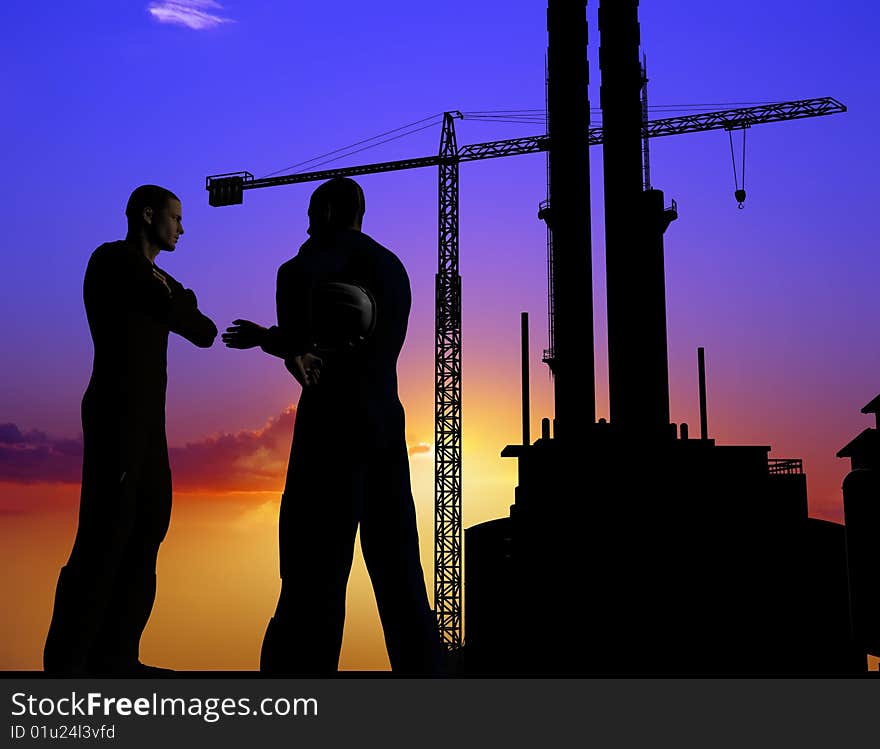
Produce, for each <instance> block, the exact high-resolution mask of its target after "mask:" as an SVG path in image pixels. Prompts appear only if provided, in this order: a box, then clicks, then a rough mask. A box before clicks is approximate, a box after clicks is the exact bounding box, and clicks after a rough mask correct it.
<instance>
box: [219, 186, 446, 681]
mask: <svg viewBox="0 0 880 749" xmlns="http://www.w3.org/2000/svg"><path fill="white" fill-rule="evenodd" d="M363 215H364V196H363V192H362V191H361V188H360V186H359V185H358V184H357V183H356V182H354V181H352V180H349V179H341V178H337V179H333V180H330V181H329V182H325V183H324V184H322V185H321V186H320V187H318V189H317V190H315V192H314V193H313V194H312V198H311V202H310V204H309V235H310V238H309V239H308V241H306V243H305V244H303V246H302V247H301V248H300V250H299V253H298V254H297V255H296V257H294V258H293V259H292V260H289V261H288V262H286V263H284V265H282V266H281V268H280V269H279V270H278V281H277V296H276V302H277V313H278V325H277V326H275V327H272V328H268V329H266V328H262V327H260V326H259V325H256V324H255V323H252V322H250V321H247V320H236V321H235V324H234V326H233V327H230V328H228V329H227V332H226V333H224V335H223V339H224V341H225V343H226V344H227V345H228V346H230V347H232V348H251V347H254V346H257V345H259V346H261V348H262V349H263V350H264V351H266V352H267V353H270V354H273V355H275V356H279V357H281V358H283V359H284V360H285V364H286V365H287V368H288V369H289V370H290V372H291V373H292V374H293V375H294V376H295V377H296V378H297V380H298V381H299V382H300V384H302V385H303V391H302V396H301V397H300V400H299V406H298V407H297V412H296V422H295V427H294V435H293V446H292V448H291V453H290V463H289V465H288V471H287V483H286V486H285V490H284V495H283V496H282V499H281V516H280V521H279V541H280V556H281V580H282V585H281V596H280V598H279V601H278V606H277V609H276V611H275V616H274V617H273V618H272V619H271V620H270V622H269V626H268V628H267V631H266V636H265V639H264V640H263V648H262V654H261V658H260V668H261V670H262V671H264V672H266V673H270V674H278V675H282V674H295V673H299V674H302V673H310V674H326V673H332V672H335V671H336V669H337V667H338V662H339V651H340V648H341V645H342V630H343V621H344V619H345V589H346V585H347V582H348V576H349V572H350V570H351V562H352V556H353V553H354V541H355V533H356V531H357V529H358V525H360V531H361V547H362V549H363V552H364V559H365V561H366V563H367V569H368V571H369V573H370V579H371V580H372V583H373V589H374V591H375V593H376V602H377V604H378V607H379V615H380V617H381V619H382V628H383V630H384V633H385V644H386V646H387V648H388V656H389V658H390V660H391V667H392V669H393V670H394V671H396V672H400V673H411V674H436V673H440V671H441V662H442V647H441V644H440V639H439V635H438V632H437V625H436V621H435V619H434V615H433V613H432V612H431V609H430V607H429V604H428V597H427V592H426V590H425V580H424V575H423V572H422V566H421V562H420V560H419V547H418V535H417V531H416V518H415V508H414V505H413V498H412V490H411V488H410V478H409V459H408V454H407V449H406V443H405V438H404V412H403V407H402V405H401V403H400V400H399V398H398V395H397V357H398V355H399V353H400V349H401V347H402V345H403V341H404V338H405V336H406V327H407V321H408V317H409V310H410V301H411V299H410V286H409V278H408V277H407V274H406V270H405V269H404V267H403V265H402V263H401V262H400V260H398V258H397V257H396V256H395V255H394V254H393V253H392V252H391V251H390V250H388V249H386V248H385V247H382V246H381V245H380V244H378V243H376V242H375V241H374V240H372V239H371V238H370V237H368V236H367V235H366V234H363V233H362V232H361V230H360V229H361V222H362V219H363ZM328 288H332V289H334V290H335V292H340V293H341V294H342V297H343V298H340V297H339V296H338V294H337V295H336V296H334V294H333V293H331V294H329V295H328V293H327V289H328ZM364 295H366V296H368V297H370V298H371V300H372V301H373V302H374V304H375V321H374V322H375V326H374V328H373V329H372V331H371V332H369V331H368V330H367V329H366V328H361V327H360V326H361V323H362V322H363V318H362V317H361V314H360V313H361V312H362V310H361V309H356V310H355V314H354V317H353V318H352V317H351V316H349V315H348V313H349V312H351V308H350V307H346V305H350V304H355V306H356V304H357V303H359V302H358V300H362V299H363V298H364ZM340 305H341V306H340ZM339 326H341V328H342V329H339ZM346 326H352V329H351V330H345V329H344V328H345V327H346ZM334 328H337V329H334ZM321 341H324V342H327V349H324V348H322V344H321Z"/></svg>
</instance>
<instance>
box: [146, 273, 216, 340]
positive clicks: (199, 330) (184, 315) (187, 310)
mask: <svg viewBox="0 0 880 749" xmlns="http://www.w3.org/2000/svg"><path fill="white" fill-rule="evenodd" d="M153 273H154V275H156V276H157V280H158V281H159V282H160V283H163V284H164V285H165V287H166V288H167V290H168V310H167V315H168V318H167V319H168V328H169V329H170V330H171V331H173V332H175V333H177V334H178V335H181V336H183V337H184V338H186V340H188V341H189V342H190V343H193V344H195V345H196V346H199V347H200V348H209V347H210V346H211V345H212V344H213V343H214V339H215V338H216V337H217V326H216V325H215V324H214V322H213V321H212V320H211V319H210V318H209V317H207V316H206V315H204V314H202V312H201V311H200V310H199V305H198V301H197V300H196V295H195V293H194V292H193V291H192V290H191V289H185V288H184V287H183V284H181V283H180V282H178V281H177V280H176V279H174V278H172V277H171V276H170V275H168V274H167V273H166V272H165V271H163V270H160V269H159V268H154V269H153Z"/></svg>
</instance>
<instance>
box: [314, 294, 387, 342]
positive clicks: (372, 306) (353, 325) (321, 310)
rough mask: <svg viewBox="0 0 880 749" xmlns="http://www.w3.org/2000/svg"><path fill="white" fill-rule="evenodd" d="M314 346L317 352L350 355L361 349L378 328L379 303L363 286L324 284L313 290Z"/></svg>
mask: <svg viewBox="0 0 880 749" xmlns="http://www.w3.org/2000/svg"><path fill="white" fill-rule="evenodd" d="M310 314H311V325H310V326H309V328H310V331H311V334H312V342H313V345H314V347H315V349H316V350H317V351H325V352H338V351H350V350H352V349H355V348H357V347H358V346H360V345H362V344H363V343H364V342H365V341H367V339H369V337H370V335H372V333H373V330H374V329H375V327H376V300H375V299H374V298H373V295H372V294H371V293H370V292H369V291H367V289H365V288H364V287H363V286H360V285H359V284H356V283H351V282H348V281H325V282H323V283H319V284H317V285H316V286H315V287H314V288H313V289H312V295H311V305H310Z"/></svg>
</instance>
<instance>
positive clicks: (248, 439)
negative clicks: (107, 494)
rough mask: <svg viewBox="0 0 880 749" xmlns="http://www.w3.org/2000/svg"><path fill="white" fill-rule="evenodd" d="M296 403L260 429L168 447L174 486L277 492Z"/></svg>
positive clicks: (284, 471)
mask: <svg viewBox="0 0 880 749" xmlns="http://www.w3.org/2000/svg"><path fill="white" fill-rule="evenodd" d="M295 418H296V407H295V406H288V407H287V408H285V409H284V410H283V411H282V412H281V413H280V414H279V415H278V416H276V417H275V418H273V419H269V421H267V422H266V423H265V424H264V425H263V426H262V427H261V428H260V429H254V430H245V431H242V432H238V433H236V434H220V435H216V436H212V437H207V438H206V439H203V440H200V441H199V442H190V443H188V444H186V445H184V446H183V447H172V448H170V449H169V450H168V456H169V459H170V461H171V475H172V477H173V480H174V489H175V491H177V490H180V491H185V492H201V491H221V492H233V491H277V492H279V493H280V492H281V491H282V489H283V487H284V479H285V476H286V474H287V459H288V457H289V456H290V440H291V436H292V435H293V422H294V419H295Z"/></svg>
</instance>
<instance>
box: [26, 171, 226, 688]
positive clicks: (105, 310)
mask: <svg viewBox="0 0 880 749" xmlns="http://www.w3.org/2000/svg"><path fill="white" fill-rule="evenodd" d="M125 215H126V216H127V218H128V234H127V235H126V238H125V239H124V240H122V241H117V242H109V243H107V244H102V245H101V246H100V247H98V249H96V250H95V251H94V252H93V253H92V256H91V258H90V259H89V264H88V268H87V269H86V276H85V282H84V285H83V298H84V300H85V307H86V315H87V317H88V321H89V330H90V332H91V335H92V341H93V343H94V348H95V355H94V363H93V367H92V376H91V379H90V380H89V385H88V388H87V389H86V392H85V395H84V397H83V402H82V422H83V439H84V454H83V479H82V492H81V495H80V508H79V526H78V528H77V532H76V540H75V541H74V544H73V550H72V551H71V554H70V558H69V559H68V562H67V565H66V566H65V567H63V568H62V570H61V574H60V576H59V578H58V587H57V589H56V593H55V609H54V611H53V614H52V623H51V625H50V627H49V634H48V636H47V638H46V647H45V650H44V653H43V666H44V668H45V670H46V671H47V672H50V673H54V674H71V675H73V674H77V675H83V674H86V675H112V676H137V675H148V674H151V673H158V672H161V671H163V670H164V669H156V668H154V667H151V666H145V665H144V664H142V663H140V661H139V658H138V650H139V646H140V638H141V633H142V632H143V630H144V627H145V626H146V624H147V620H148V619H149V617H150V611H151V610H152V608H153V601H154V599H155V596H156V557H157V554H158V551H159V545H160V544H161V543H162V540H163V539H164V538H165V533H166V531H167V530H168V523H169V519H170V516H171V471H170V469H169V466H168V447H167V444H166V441H165V385H166V382H167V374H166V357H167V349H168V333H169V331H173V332H175V333H178V334H179V335H182V336H183V337H184V338H186V339H187V340H189V341H191V342H192V343H194V344H195V345H196V346H200V347H203V348H207V347H209V346H210V345H211V344H212V343H213V342H214V338H215V337H216V335H217V328H216V326H215V325H214V323H213V322H211V320H209V319H208V318H207V317H205V316H204V315H203V314H202V313H201V312H200V311H199V309H198V306H197V303H196V297H195V294H193V292H192V291H190V290H189V289H185V288H183V286H182V285H181V284H180V283H178V282H177V281H176V280H175V279H174V278H172V277H171V276H170V275H169V274H168V273H167V272H166V271H164V270H160V269H159V268H158V267H157V266H156V265H155V259H156V256H157V255H158V254H159V252H161V251H162V250H165V251H167V252H173V251H174V248H175V246H176V245H177V240H178V238H179V237H180V235H181V234H183V225H182V223H181V222H182V211H181V205H180V200H179V199H178V198H177V196H175V195H174V193H172V192H170V191H169V190H166V189H164V188H162V187H157V186H156V185H143V186H141V187H138V188H137V189H136V190H135V191H134V192H133V193H132V194H131V197H130V198H129V200H128V205H127V207H126V209H125Z"/></svg>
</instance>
